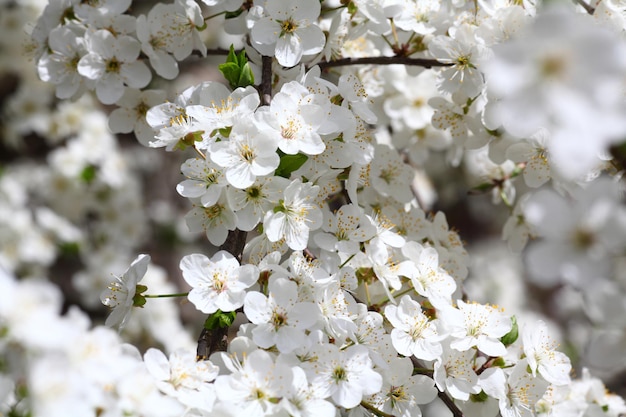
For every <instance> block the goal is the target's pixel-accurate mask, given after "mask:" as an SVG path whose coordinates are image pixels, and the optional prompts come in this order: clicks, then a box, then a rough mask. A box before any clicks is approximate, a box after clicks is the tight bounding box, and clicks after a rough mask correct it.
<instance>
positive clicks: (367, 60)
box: [317, 56, 452, 71]
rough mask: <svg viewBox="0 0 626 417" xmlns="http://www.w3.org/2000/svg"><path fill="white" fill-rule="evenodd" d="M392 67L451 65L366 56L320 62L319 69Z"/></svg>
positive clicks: (422, 60) (431, 61)
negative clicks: (365, 66)
mask: <svg viewBox="0 0 626 417" xmlns="http://www.w3.org/2000/svg"><path fill="white" fill-rule="evenodd" d="M365 64H373V65H392V64H404V65H415V66H419V67H424V68H432V67H449V66H451V65H452V64H446V63H443V62H439V61H437V60H436V59H426V58H409V57H406V56H368V57H363V58H341V59H337V60H335V61H330V62H320V63H319V64H317V65H319V67H320V68H321V69H322V71H323V70H325V69H326V68H331V67H342V66H347V65H365Z"/></svg>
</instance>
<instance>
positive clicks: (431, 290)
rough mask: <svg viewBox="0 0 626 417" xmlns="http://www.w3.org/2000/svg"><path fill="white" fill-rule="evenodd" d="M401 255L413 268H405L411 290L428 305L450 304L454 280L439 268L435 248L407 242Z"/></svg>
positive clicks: (454, 288)
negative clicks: (423, 298)
mask: <svg viewBox="0 0 626 417" xmlns="http://www.w3.org/2000/svg"><path fill="white" fill-rule="evenodd" d="M402 254H403V255H404V256H406V258H407V259H408V260H409V261H411V265H412V266H413V265H414V267H412V268H406V274H405V275H406V276H407V277H408V278H409V279H411V283H412V284H413V288H415V291H417V293H418V294H419V295H421V296H424V297H426V298H428V301H430V303H431V304H432V305H433V306H435V307H437V308H439V307H442V306H446V305H450V304H451V303H452V299H451V296H452V294H453V293H454V291H455V290H456V283H455V281H454V279H453V278H452V277H451V276H450V275H449V274H448V273H447V272H446V271H445V270H444V269H443V268H441V267H440V266H439V254H438V252H437V250H436V249H435V248H432V247H428V248H425V247H423V246H422V245H420V244H419V243H417V242H407V244H406V245H404V246H403V247H402Z"/></svg>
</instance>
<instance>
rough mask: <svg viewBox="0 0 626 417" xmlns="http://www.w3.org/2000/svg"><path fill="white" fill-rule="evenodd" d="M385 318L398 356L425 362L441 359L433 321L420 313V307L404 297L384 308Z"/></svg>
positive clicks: (442, 337)
mask: <svg viewBox="0 0 626 417" xmlns="http://www.w3.org/2000/svg"><path fill="white" fill-rule="evenodd" d="M385 317H386V318H387V320H389V322H390V323H391V325H392V326H393V330H391V341H392V343H393V347H394V348H395V349H396V350H397V351H398V353H399V354H401V355H404V356H412V355H413V356H415V357H416V358H418V359H423V360H426V361H431V360H435V359H438V358H440V357H441V355H442V353H443V349H442V347H441V344H440V341H441V340H443V339H444V338H445V335H440V334H439V332H438V330H437V325H436V322H435V321H432V320H430V319H429V318H428V317H426V315H425V314H424V313H423V312H422V308H421V307H420V305H419V304H418V303H417V302H416V301H414V300H412V299H411V298H410V297H409V296H407V295H405V296H403V297H402V299H401V300H400V303H399V304H398V305H397V306H395V305H393V304H390V305H387V306H386V307H385Z"/></svg>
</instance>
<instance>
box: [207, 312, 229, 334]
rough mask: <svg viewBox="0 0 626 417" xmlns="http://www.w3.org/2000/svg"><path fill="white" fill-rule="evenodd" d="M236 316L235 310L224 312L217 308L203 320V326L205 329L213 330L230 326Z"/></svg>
mask: <svg viewBox="0 0 626 417" xmlns="http://www.w3.org/2000/svg"><path fill="white" fill-rule="evenodd" d="M236 317H237V312H235V311H226V312H224V311H222V310H217V311H216V312H215V313H213V314H211V315H210V316H209V317H207V319H206V320H205V321H204V328H205V329H207V330H215V329H222V328H224V327H230V326H231V325H232V324H233V322H234V321H235V318H236Z"/></svg>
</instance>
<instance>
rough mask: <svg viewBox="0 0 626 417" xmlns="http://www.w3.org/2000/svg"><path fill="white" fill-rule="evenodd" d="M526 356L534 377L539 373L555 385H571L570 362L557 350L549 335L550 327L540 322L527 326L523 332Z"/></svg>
mask: <svg viewBox="0 0 626 417" xmlns="http://www.w3.org/2000/svg"><path fill="white" fill-rule="evenodd" d="M522 339H523V345H524V354H525V355H526V360H527V361H528V367H529V368H530V371H531V373H532V376H533V377H534V376H536V375H537V372H539V374H540V375H541V376H542V377H543V378H544V379H545V380H546V381H548V382H550V383H551V384H554V385H567V384H569V383H570V376H569V372H570V371H571V369H572V365H571V364H570V360H569V358H568V357H567V355H565V354H564V353H563V352H559V351H557V350H556V343H554V341H553V340H551V337H550V335H549V334H548V326H547V325H546V323H545V322H543V321H541V320H540V321H538V322H537V323H536V324H535V326H526V327H524V330H523V332H522Z"/></svg>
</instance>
